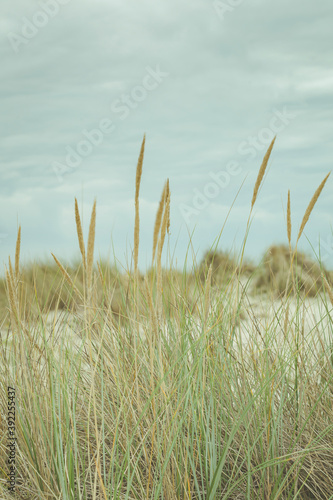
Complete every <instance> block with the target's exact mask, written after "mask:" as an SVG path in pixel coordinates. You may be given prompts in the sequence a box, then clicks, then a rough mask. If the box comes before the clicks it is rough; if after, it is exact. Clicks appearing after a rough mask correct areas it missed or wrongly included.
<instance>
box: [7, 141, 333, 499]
mask: <svg viewBox="0 0 333 500" xmlns="http://www.w3.org/2000/svg"><path fill="white" fill-rule="evenodd" d="M273 144H274V141H273V142H272V144H271V146H270V148H269V150H268V152H267V153H266V155H265V157H264V160H263V163H262V166H261V168H260V170H259V174H258V179H257V182H256V184H255V189H254V192H253V198H252V203H251V206H250V213H251V211H252V208H253V206H254V204H255V202H256V200H257V197H258V194H259V188H260V187H261V186H262V181H263V177H264V174H265V169H266V166H267V163H268V159H269V156H270V154H271V152H272V148H273ZM143 150H144V141H143V144H142V147H141V153H140V157H139V161H138V167H137V174H136V185H135V231H134V240H135V245H134V254H133V258H134V260H135V263H136V265H135V266H134V269H135V272H134V275H133V274H132V273H131V272H130V271H127V273H125V274H124V273H123V274H121V273H120V272H119V271H118V270H117V269H116V268H114V267H113V266H111V265H110V264H109V263H106V262H97V263H94V258H93V255H94V239H95V227H96V220H97V218H98V207H97V208H96V203H94V206H93V210H92V216H91V222H90V229H89V237H88V243H87V250H86V247H85V244H84V239H83V230H82V226H81V219H80V215H79V210H78V205H77V201H76V200H75V206H74V208H75V210H74V216H75V220H76V226H77V233H78V243H79V250H80V253H81V257H82V262H81V263H79V264H77V265H75V266H69V265H65V264H63V263H61V262H60V260H58V258H57V257H55V256H53V257H54V259H55V264H54V265H53V266H51V265H44V266H43V265H39V266H38V265H37V264H34V265H33V266H31V267H30V268H29V267H28V268H27V267H24V266H22V265H20V260H19V254H20V245H21V230H20V229H19V232H18V238H17V245H16V251H15V265H14V268H13V266H12V264H11V261H10V260H9V263H8V266H6V280H5V282H1V283H0V291H1V294H0V296H1V295H2V296H3V295H4V293H5V292H6V294H7V303H6V308H7V311H8V314H7V313H6V314H5V311H4V307H5V306H1V308H2V309H1V310H2V316H3V318H2V321H1V324H2V331H1V340H0V358H1V359H0V379H1V385H2V387H3V390H2V391H1V392H0V405H1V416H2V418H1V421H0V428H1V433H0V498H1V499H4V500H6V499H10V498H13V497H12V496H10V494H9V492H8V491H7V488H6V479H7V474H8V464H7V448H6V446H7V444H6V443H7V434H6V433H7V428H6V418H4V417H3V416H4V415H6V408H7V393H6V388H7V386H8V385H9V386H12V387H15V390H16V430H15V432H16V438H17V447H16V472H17V476H16V497H15V498H19V499H23V498H25V499H28V500H35V499H38V500H49V499H57V500H59V499H65V500H67V499H68V500H76V499H78V500H79V499H80V500H81V499H82V500H88V499H103V500H105V499H140V500H141V499H168V500H169V499H170V500H174V499H191V500H193V499H292V498H299V499H321V498H323V499H328V498H333V497H332V495H333V446H332V443H333V407H332V400H333V380H332V378H333V339H332V305H333V299H332V280H331V275H330V274H329V273H328V272H327V271H326V270H325V269H324V267H323V266H322V265H321V264H320V263H318V264H317V268H316V275H315V277H314V275H313V274H311V273H312V272H314V271H313V270H311V269H312V267H311V265H310V264H309V260H307V259H306V258H305V257H304V256H303V255H302V254H300V253H299V252H298V251H297V249H294V250H292V248H291V222H290V219H291V218H290V195H288V205H287V206H288V215H287V224H288V227H287V235H288V246H289V248H288V247H287V246H286V247H283V246H282V247H276V248H275V249H274V248H273V247H272V248H273V250H272V248H271V249H270V254H269V256H268V255H267V256H266V257H265V259H264V262H263V264H262V265H261V267H259V268H258V269H256V268H255V266H252V265H251V264H249V263H246V262H244V259H243V252H242V253H241V257H240V259H239V261H237V258H236V257H233V256H231V255H229V254H227V253H223V252H222V253H221V252H217V251H216V250H215V251H213V250H212V249H211V250H209V251H208V252H207V253H206V256H205V257H204V259H203V261H202V262H201V263H200V264H199V266H196V265H193V269H192V271H191V272H188V271H186V266H184V271H183V272H180V271H178V270H176V269H175V268H174V266H173V264H172V262H168V265H167V266H165V267H163V266H162V261H163V259H162V256H163V248H164V246H165V241H166V238H167V236H166V235H167V234H169V226H170V189H169V183H168V182H167V183H166V184H165V186H164V190H163V193H162V197H161V201H160V204H159V208H158V211H157V215H156V222H155V229H154V228H152V229H153V233H154V238H153V263H152V268H151V269H150V270H149V271H148V272H147V273H146V274H145V275H141V274H140V273H139V271H138V269H137V256H138V251H139V187H140V182H141V174H142V164H143ZM326 180H327V179H326ZM326 180H325V182H326ZM321 186H322V187H321V189H322V188H323V187H324V184H323V183H322V185H321ZM321 189H320V191H321ZM318 193H319V194H318ZM317 195H318V196H317ZM319 195H320V192H319V191H318V190H317V192H316V193H315V196H314V198H313V199H312V202H311V203H310V205H309V207H308V211H307V215H306V216H305V219H303V222H302V223H301V226H300V231H301V229H302V231H303V229H304V226H305V224H307V223H308V221H309V216H310V213H311V211H312V210H313V208H314V204H315V203H316V202H317V200H318V197H319ZM304 221H305V222H304ZM302 226H303V227H302ZM22 243H23V244H24V231H23V232H22ZM155 257H156V259H155ZM312 264H313V263H312ZM282 272H283V273H284V274H283V275H284V279H282V280H281V283H282V284H281V285H279V286H280V287H281V290H280V292H281V293H279V296H280V298H279V299H277V298H276V297H275V298H274V299H273V297H272V298H271V292H273V291H274V290H275V287H276V279H277V276H278V275H279V273H282ZM260 273H262V274H263V275H264V277H265V279H264V278H262V274H260ZM305 274H306V275H307V276H310V277H312V278H311V279H313V281H312V282H311V283H313V282H315V284H316V294H313V297H312V298H311V299H310V298H309V295H310V294H309V293H308V288H307V287H306V285H304V286H303V288H302V286H301V284H302V283H303V282H302V279H304V276H305ZM267 276H268V278H267ZM288 276H289V281H291V285H293V286H290V290H289V284H288V279H287V278H288ZM260 279H261V281H262V282H263V283H264V285H265V286H262V288H261V290H262V292H264V291H265V293H266V295H263V297H264V298H263V299H262V300H263V302H262V304H261V305H262V306H263V309H264V310H265V311H264V312H266V313H267V314H266V315H265V314H263V313H262V312H260V310H259V309H260V308H259V305H260V304H259V305H258V304H257V305H256V304H255V302H256V301H257V300H258V297H259V295H254V291H255V289H256V288H260V286H259V285H260V283H259V284H258V281H260ZM309 279H310V278H309ZM306 283H308V282H306ZM309 283H310V281H309ZM309 283H308V284H309ZM311 283H310V285H311ZM310 285H309V286H310ZM284 287H287V289H288V290H287V292H288V293H283V292H284ZM310 288H311V287H310ZM236 290H237V293H235V291H236ZM291 292H293V293H291ZM251 294H252V295H251ZM317 310H318V311H319V312H320V314H319V316H317V317H316V315H315V314H314V313H315V311H317ZM133 337H134V339H135V342H134V341H133Z"/></svg>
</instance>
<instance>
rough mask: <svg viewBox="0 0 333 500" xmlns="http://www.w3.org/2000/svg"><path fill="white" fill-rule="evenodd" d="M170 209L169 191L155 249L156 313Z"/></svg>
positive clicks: (159, 309)
mask: <svg viewBox="0 0 333 500" xmlns="http://www.w3.org/2000/svg"><path fill="white" fill-rule="evenodd" d="M169 210H170V192H169V193H168V195H167V198H166V201H165V208H164V213H163V220H162V227H161V236H160V239H159V242H158V249H157V311H158V314H161V312H162V291H163V290H162V251H163V245H164V240H165V234H166V228H167V225H168V214H169Z"/></svg>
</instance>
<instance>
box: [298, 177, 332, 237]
mask: <svg viewBox="0 0 333 500" xmlns="http://www.w3.org/2000/svg"><path fill="white" fill-rule="evenodd" d="M330 174H331V172H329V173H328V174H327V175H326V177H325V179H324V180H323V181H322V182H321V184H320V185H319V187H318V188H317V189H316V191H315V193H314V195H313V196H312V198H311V201H310V203H309V205H308V208H307V209H306V211H305V214H304V217H303V220H302V224H301V227H300V228H299V232H298V236H297V242H296V244H297V243H298V240H299V239H300V237H301V236H302V233H303V231H304V228H305V225H306V223H307V222H308V220H309V217H310V215H311V212H312V210H313V208H314V206H315V204H316V202H317V200H318V198H319V196H320V194H321V192H322V190H323V189H324V186H325V184H326V181H327V179H328V178H329V176H330Z"/></svg>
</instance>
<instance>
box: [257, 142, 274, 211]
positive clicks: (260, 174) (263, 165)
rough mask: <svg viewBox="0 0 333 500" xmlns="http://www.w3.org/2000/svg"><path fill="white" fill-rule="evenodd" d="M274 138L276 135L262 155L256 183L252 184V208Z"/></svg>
mask: <svg viewBox="0 0 333 500" xmlns="http://www.w3.org/2000/svg"><path fill="white" fill-rule="evenodd" d="M275 139H276V136H275V137H274V139H273V140H272V142H271V144H270V146H269V148H268V149H267V152H266V154H265V156H264V159H263V161H262V164H261V167H260V169H259V173H258V177H257V180H256V183H255V185H254V189H253V196H252V202H251V209H252V208H253V205H254V204H255V202H256V199H257V196H258V191H259V188H260V185H261V183H262V180H263V178H264V175H265V171H266V167H267V163H268V160H269V157H270V156H271V152H272V149H273V146H274V143H275Z"/></svg>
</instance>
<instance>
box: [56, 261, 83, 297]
mask: <svg viewBox="0 0 333 500" xmlns="http://www.w3.org/2000/svg"><path fill="white" fill-rule="evenodd" d="M51 255H52V257H53V258H54V260H55V262H56V264H57V266H58V267H59V269H60V271H61V274H62V275H63V276H64V278H65V280H66V281H67V283H68V284H69V285H70V286H71V287H72V288H73V290H74V291H75V293H76V294H77V295H78V297H80V299H82V295H81V293H80V292H79V290H78V289H77V288H76V286H75V285H74V283H73V281H72V278H71V277H70V275H69V274H68V272H67V271H66V269H65V268H64V266H63V265H62V264H61V263H60V262H59V260H58V259H57V257H56V256H55V255H54V254H53V253H52V252H51Z"/></svg>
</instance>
